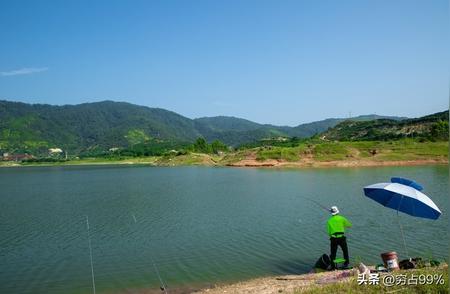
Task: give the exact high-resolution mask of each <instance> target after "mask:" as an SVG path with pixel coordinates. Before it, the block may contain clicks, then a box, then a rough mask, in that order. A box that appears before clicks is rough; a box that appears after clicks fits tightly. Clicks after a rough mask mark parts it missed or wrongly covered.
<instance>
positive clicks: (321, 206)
mask: <svg viewBox="0 0 450 294" xmlns="http://www.w3.org/2000/svg"><path fill="white" fill-rule="evenodd" d="M303 198H305V199H306V200H309V201H311V202H312V203H314V204H316V205H317V206H319V207H320V208H322V209H324V210H326V211H327V212H330V209H329V208H328V207H325V206H324V205H322V204H320V203H319V202H317V201H316V200H314V199H311V198H309V197H306V196H303Z"/></svg>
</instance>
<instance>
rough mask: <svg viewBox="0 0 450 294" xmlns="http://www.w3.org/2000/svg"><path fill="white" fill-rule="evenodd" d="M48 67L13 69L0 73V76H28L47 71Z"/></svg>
mask: <svg viewBox="0 0 450 294" xmlns="http://www.w3.org/2000/svg"><path fill="white" fill-rule="evenodd" d="M47 70H48V67H25V68H21V69H15V70H10V71H1V72H0V76H2V77H7V76H18V75H29V74H34V73H38V72H43V71H47Z"/></svg>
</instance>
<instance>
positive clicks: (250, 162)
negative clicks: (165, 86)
mask: <svg viewBox="0 0 450 294" xmlns="http://www.w3.org/2000/svg"><path fill="white" fill-rule="evenodd" d="M448 163H449V162H448V160H447V159H418V160H394V161H375V160H335V161H314V160H301V161H294V162H292V161H281V160H274V159H269V160H265V161H258V160H256V159H243V160H240V161H237V162H234V163H227V164H222V163H220V162H213V161H208V160H205V161H203V162H196V163H190V164H183V163H174V164H167V163H162V164H159V163H157V162H156V163H155V162H154V161H148V162H147V161H140V162H133V161H129V160H123V161H96V162H80V163H77V162H76V161H73V162H68V163H61V164H58V163H57V164H54V163H42V164H20V163H16V162H8V163H4V164H0V168H8V167H39V166H40V167H49V166H89V165H128V166H129V165H148V166H164V167H171V166H218V167H220V166H226V167H237V168H294V169H295V168H299V169H301V168H327V167H330V168H331V167H379V166H419V165H447V164H448Z"/></svg>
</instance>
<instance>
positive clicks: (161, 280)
mask: <svg viewBox="0 0 450 294" xmlns="http://www.w3.org/2000/svg"><path fill="white" fill-rule="evenodd" d="M131 216H132V217H133V220H134V223H135V224H136V223H137V220H136V216H135V215H134V214H133V213H132V214H131ZM150 259H151V261H152V264H153V269H154V270H155V272H156V275H157V276H158V279H159V283H160V285H159V289H161V291H164V293H165V294H168V292H167V286H166V284H165V283H164V281H163V279H162V277H161V275H160V273H159V270H158V267H157V266H156V263H155V260H154V259H153V257H152V256H150Z"/></svg>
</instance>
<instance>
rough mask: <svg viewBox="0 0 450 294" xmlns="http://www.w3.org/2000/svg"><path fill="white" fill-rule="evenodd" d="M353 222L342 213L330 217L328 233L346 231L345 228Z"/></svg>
mask: <svg viewBox="0 0 450 294" xmlns="http://www.w3.org/2000/svg"><path fill="white" fill-rule="evenodd" d="M351 226H352V223H351V222H349V220H348V219H346V218H345V217H343V216H342V215H339V214H336V215H333V216H332V217H330V218H329V219H328V221H327V229H328V235H330V236H331V235H333V234H334V233H344V232H345V228H350V227H351Z"/></svg>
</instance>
